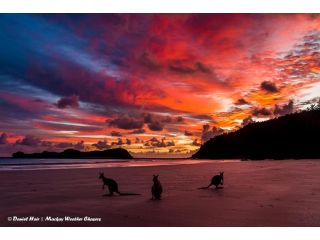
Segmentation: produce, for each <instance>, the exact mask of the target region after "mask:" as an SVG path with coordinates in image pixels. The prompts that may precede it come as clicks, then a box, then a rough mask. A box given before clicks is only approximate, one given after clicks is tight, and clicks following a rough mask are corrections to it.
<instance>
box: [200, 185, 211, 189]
mask: <svg viewBox="0 0 320 240" xmlns="http://www.w3.org/2000/svg"><path fill="white" fill-rule="evenodd" d="M211 185H212V184H209V185H208V186H206V187H200V188H198V189H207V188H209V187H211Z"/></svg>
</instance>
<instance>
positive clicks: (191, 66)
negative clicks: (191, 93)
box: [169, 59, 213, 74]
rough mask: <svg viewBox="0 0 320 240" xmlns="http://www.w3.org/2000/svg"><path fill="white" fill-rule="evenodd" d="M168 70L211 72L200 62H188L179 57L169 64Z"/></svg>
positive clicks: (185, 72) (184, 72) (182, 72)
mask: <svg viewBox="0 0 320 240" xmlns="http://www.w3.org/2000/svg"><path fill="white" fill-rule="evenodd" d="M169 70H170V71H172V72H175V73H179V74H196V73H202V74H212V73H213V72H212V70H211V68H210V67H209V66H207V65H205V64H203V63H201V62H195V63H189V62H188V61H185V60H180V59H178V60H175V61H173V62H172V63H171V64H170V65H169Z"/></svg>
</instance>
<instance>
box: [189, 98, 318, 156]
mask: <svg viewBox="0 0 320 240" xmlns="http://www.w3.org/2000/svg"><path fill="white" fill-rule="evenodd" d="M319 137H320V105H319V104H318V105H313V106H312V107H310V108H309V109H308V110H307V111H302V112H299V113H293V114H289V115H286V116H283V117H279V118H275V119H272V120H269V121H265V122H256V123H252V124H249V125H247V126H245V127H243V128H241V129H239V130H237V131H235V132H230V133H227V134H223V135H220V136H217V137H215V138H213V139H210V140H209V141H207V142H206V143H205V144H204V145H203V146H201V148H200V149H199V151H198V152H197V153H195V154H194V155H193V156H192V157H193V158H201V159H205V158H208V159H254V160H259V159H308V158H313V159H315V158H319V159H320V142H319Z"/></svg>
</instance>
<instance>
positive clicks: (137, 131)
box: [129, 128, 146, 134]
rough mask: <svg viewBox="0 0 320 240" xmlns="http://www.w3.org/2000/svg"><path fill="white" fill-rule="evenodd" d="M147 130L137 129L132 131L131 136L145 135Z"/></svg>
mask: <svg viewBox="0 0 320 240" xmlns="http://www.w3.org/2000/svg"><path fill="white" fill-rule="evenodd" d="M145 132H146V130H144V129H143V128H141V129H136V130H133V131H131V132H130V133H129V134H142V133H145Z"/></svg>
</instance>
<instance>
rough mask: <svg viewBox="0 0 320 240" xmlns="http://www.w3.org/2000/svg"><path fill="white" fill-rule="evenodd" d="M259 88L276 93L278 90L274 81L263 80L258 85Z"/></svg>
mask: <svg viewBox="0 0 320 240" xmlns="http://www.w3.org/2000/svg"><path fill="white" fill-rule="evenodd" d="M260 88H261V89H262V90H264V91H266V92H270V93H276V92H278V91H279V89H278V87H277V86H276V84H275V83H273V82H270V81H263V82H262V83H261V85H260Z"/></svg>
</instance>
